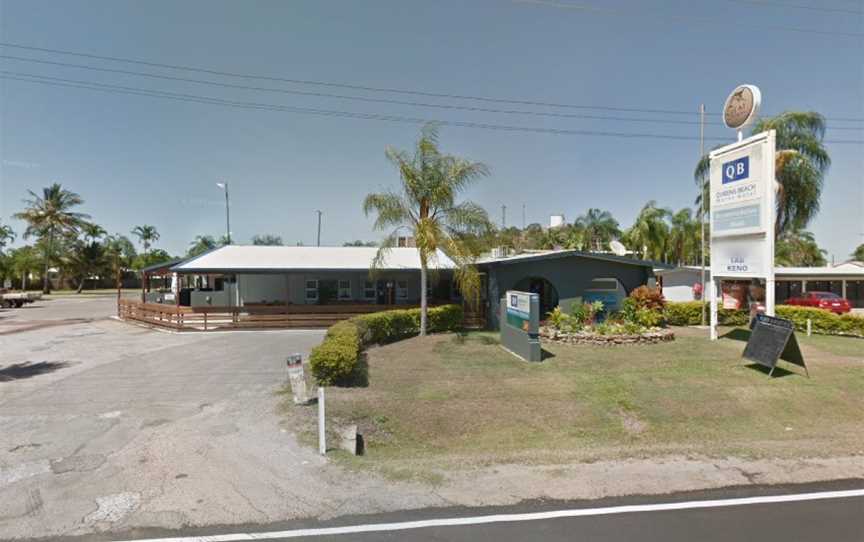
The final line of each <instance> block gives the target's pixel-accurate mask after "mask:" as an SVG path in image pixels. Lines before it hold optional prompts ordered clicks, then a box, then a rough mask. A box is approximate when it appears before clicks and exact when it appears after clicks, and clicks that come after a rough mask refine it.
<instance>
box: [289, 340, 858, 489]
mask: <svg viewBox="0 0 864 542" xmlns="http://www.w3.org/2000/svg"><path fill="white" fill-rule="evenodd" d="M676 333H678V335H679V336H678V338H677V339H676V340H675V341H674V342H671V343H666V344H659V345H652V346H620V347H611V348H610V347H605V348H604V347H590V346H569V345H566V346H565V345H557V344H544V348H545V349H546V350H547V353H548V357H547V358H546V360H545V361H543V362H542V363H527V362H524V361H521V360H519V359H517V358H516V357H514V356H513V355H512V354H510V353H509V352H506V351H505V350H503V349H502V348H501V347H500V346H499V345H498V344H497V337H496V335H495V334H489V333H471V334H468V335H464V336H460V335H439V336H431V337H427V338H424V339H421V338H415V339H410V340H406V341H402V342H399V343H396V344H393V345H389V346H385V347H381V348H373V349H371V350H370V351H369V356H368V359H369V374H370V386H369V387H368V388H351V389H349V388H341V389H340V388H330V389H328V402H327V412H328V418H329V419H330V420H332V421H334V422H336V423H358V424H359V426H360V428H361V430H362V432H363V433H364V434H365V438H366V445H367V450H368V453H367V455H366V456H365V457H363V458H358V459H357V460H355V461H356V463H358V464H367V465H374V466H378V467H384V468H388V469H391V470H394V469H395V470H394V472H397V471H398V469H400V468H403V467H405V466H406V465H410V466H409V467H407V468H409V469H411V468H415V467H416V466H417V465H421V464H422V465H427V466H429V465H437V466H438V467H439V468H440V467H445V468H446V467H447V466H448V465H449V466H455V465H464V464H475V465H482V464H490V463H500V462H513V461H519V462H537V463H555V462H561V461H574V460H575V461H593V460H598V459H610V458H626V457H643V456H663V455H677V454H685V455H686V454H701V455H707V456H718V457H719V456H744V457H775V456H777V457H780V456H782V457H808V456H824V455H831V454H851V453H860V451H861V450H864V363H862V360H861V355H860V353H861V350H860V349H861V348H862V346H864V341H862V340H860V339H850V338H838V337H818V338H816V337H813V338H809V339H807V338H806V337H805V339H804V340H803V341H802V342H803V343H804V345H805V346H804V349H805V356H806V358H807V363H808V367H809V368H810V374H811V377H812V378H810V379H807V378H806V377H805V376H803V370H801V369H800V368H799V367H796V366H793V365H789V364H783V363H782V362H781V364H780V366H781V367H785V368H788V369H789V370H790V371H789V372H787V371H782V370H778V371H777V372H775V377H774V378H769V377H768V376H767V375H766V374H765V372H764V371H763V370H761V369H760V368H754V367H751V366H748V364H747V363H745V362H744V361H742V360H741V357H740V356H741V352H742V350H743V347H744V343H743V342H741V341H739V340H734V339H730V338H726V339H722V340H720V341H717V342H716V343H711V342H709V341H708V340H707V339H706V338H705V337H704V335H705V332H704V331H696V330H692V329H678V330H676ZM778 374H779V375H780V376H777V375H778ZM290 410H291V411H292V412H295V413H296V412H297V411H298V409H290ZM312 410H313V409H307V410H306V414H305V415H300V416H298V417H299V418H300V419H301V420H302V421H301V422H300V425H301V427H303V428H304V429H305V434H306V435H307V436H309V435H311V434H313V427H314V421H313V420H312V417H311V411H312ZM304 416H305V417H304Z"/></svg>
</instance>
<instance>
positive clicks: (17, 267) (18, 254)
mask: <svg viewBox="0 0 864 542" xmlns="http://www.w3.org/2000/svg"><path fill="white" fill-rule="evenodd" d="M9 259H10V262H11V265H10V267H11V270H12V272H13V273H14V274H15V276H17V277H19V278H20V279H21V289H22V290H26V289H27V276H28V275H29V274H30V273H35V272H38V271H39V263H40V262H39V259H40V258H39V252H38V251H37V250H36V248H35V247H33V246H30V245H28V246H23V247H19V248H16V249H14V250H11V251H10V252H9Z"/></svg>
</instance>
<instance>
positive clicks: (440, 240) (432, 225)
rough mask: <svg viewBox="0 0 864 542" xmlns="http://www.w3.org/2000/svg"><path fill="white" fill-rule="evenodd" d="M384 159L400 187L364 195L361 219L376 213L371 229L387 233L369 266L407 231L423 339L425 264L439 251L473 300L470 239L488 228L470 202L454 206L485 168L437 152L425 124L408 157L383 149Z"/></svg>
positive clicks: (475, 280) (476, 281)
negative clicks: (415, 262) (413, 249)
mask: <svg viewBox="0 0 864 542" xmlns="http://www.w3.org/2000/svg"><path fill="white" fill-rule="evenodd" d="M385 155H386V156H387V158H388V159H389V160H390V161H391V162H392V163H393V165H395V166H396V168H397V169H398V170H399V177H400V178H401V181H402V186H401V187H400V188H401V190H400V191H398V192H393V191H389V192H381V193H375V194H369V195H368V196H366V199H365V200H364V202H363V211H364V213H366V215H367V216H368V215H369V214H371V213H375V214H376V215H377V217H376V219H375V225H374V227H375V229H376V230H389V231H390V233H389V234H388V235H387V237H386V238H384V240H383V241H382V242H381V245H380V247H379V249H378V253H377V255H376V256H375V260H374V261H373V265H372V268H373V270H374V269H375V268H377V267H379V266H380V265H382V264H383V262H384V260H385V259H386V256H387V252H388V251H389V249H391V248H392V247H394V246H395V245H396V242H397V237H398V235H399V232H400V230H408V231H409V232H410V234H411V235H412V236H413V237H414V240H415V243H416V246H417V250H418V252H419V255H420V335H425V334H426V327H427V320H428V314H427V312H428V310H427V309H428V299H427V294H426V290H427V283H428V280H429V277H428V275H429V266H430V264H431V265H433V266H434V265H435V263H436V262H435V260H436V254H437V251H438V250H439V249H441V250H442V251H443V252H444V253H445V254H447V256H449V257H450V258H451V259H452V260H453V261H454V262H455V263H456V266H457V268H456V271H455V279H456V283H457V286H458V288H459V289H460V291H461V292H462V293H463V295H464V296H465V299H466V300H467V301H468V302H469V303H476V301H477V298H478V294H479V287H480V277H479V274H478V272H477V270H476V268H475V267H474V266H473V265H472V263H473V262H474V260H475V258H476V256H477V255H478V254H477V252H478V248H479V247H478V244H477V243H474V242H472V239H476V238H478V237H482V236H484V235H487V234H488V233H489V231H490V230H491V229H492V224H491V223H490V221H489V216H488V215H487V214H486V211H485V210H484V209H483V208H482V207H480V206H479V205H477V204H476V203H473V202H470V201H463V202H461V203H456V197H457V195H458V194H459V192H461V191H462V190H464V189H465V188H467V187H468V186H469V185H470V184H471V183H472V182H474V181H476V180H477V179H479V178H480V177H483V176H485V175H488V172H489V170H488V168H487V167H486V166H485V165H484V164H482V163H480V162H471V161H468V160H465V159H463V158H458V157H455V156H450V155H446V154H442V153H441V152H440V151H439V150H438V133H437V130H436V129H435V127H434V125H431V124H427V125H426V126H424V127H423V129H422V131H421V134H420V139H418V141H417V144H416V146H415V148H414V152H413V153H408V152H405V151H400V150H396V149H393V148H390V147H388V148H387V149H386V151H385Z"/></svg>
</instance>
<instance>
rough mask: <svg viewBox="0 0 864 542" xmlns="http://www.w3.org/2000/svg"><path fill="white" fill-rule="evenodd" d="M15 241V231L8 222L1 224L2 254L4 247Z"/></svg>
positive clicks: (0, 252) (0, 249)
mask: <svg viewBox="0 0 864 542" xmlns="http://www.w3.org/2000/svg"><path fill="white" fill-rule="evenodd" d="M14 242H15V232H14V231H12V228H10V227H9V225H8V224H0V254H3V249H4V248H6V245H8V244H10V243H14Z"/></svg>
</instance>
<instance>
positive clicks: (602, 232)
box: [573, 208, 621, 252]
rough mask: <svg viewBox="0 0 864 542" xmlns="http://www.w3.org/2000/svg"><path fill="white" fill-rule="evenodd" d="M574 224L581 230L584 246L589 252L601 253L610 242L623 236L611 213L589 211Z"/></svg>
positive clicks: (597, 210) (598, 210)
mask: <svg viewBox="0 0 864 542" xmlns="http://www.w3.org/2000/svg"><path fill="white" fill-rule="evenodd" d="M573 224H574V225H575V226H576V227H577V228H579V229H580V230H581V232H582V238H583V245H584V247H585V249H587V250H594V251H597V252H601V251H603V250H604V247H605V246H606V245H608V244H609V242H610V241H612V240H613V239H615V238H617V237H619V236H620V235H621V229H620V228H619V227H618V221H617V220H615V218H614V217H613V216H612V213H610V212H609V211H601V210H600V209H593V208H592V209H588V212H587V213H585V214H584V215H582V216H580V217H579V218H577V219H576V221H575V222H574V223H573Z"/></svg>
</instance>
